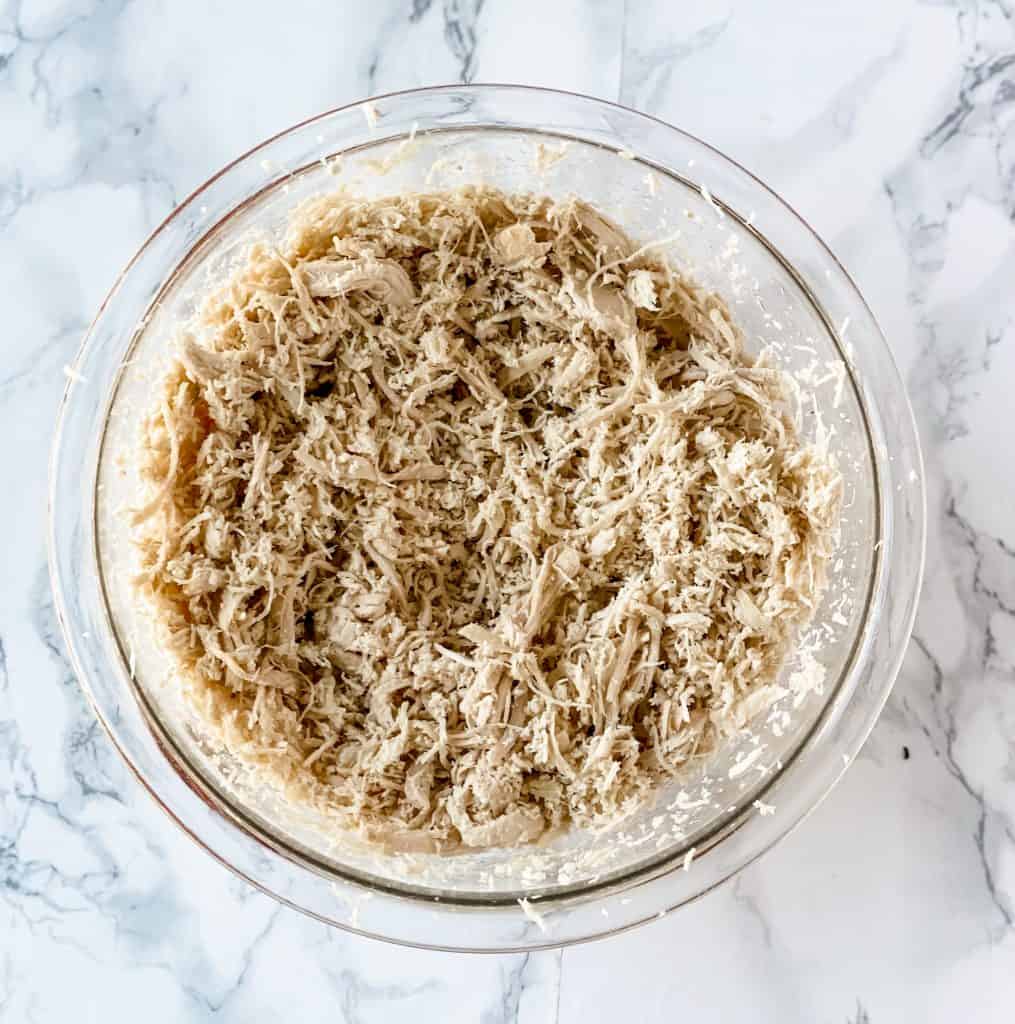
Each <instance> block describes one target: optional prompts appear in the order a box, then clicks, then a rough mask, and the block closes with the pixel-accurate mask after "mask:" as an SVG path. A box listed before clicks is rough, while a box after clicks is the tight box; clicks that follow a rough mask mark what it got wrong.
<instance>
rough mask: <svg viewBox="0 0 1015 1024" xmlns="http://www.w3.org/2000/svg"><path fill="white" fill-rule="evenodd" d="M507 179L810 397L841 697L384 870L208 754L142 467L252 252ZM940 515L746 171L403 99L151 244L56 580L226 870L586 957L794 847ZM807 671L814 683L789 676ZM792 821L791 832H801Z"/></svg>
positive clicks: (829, 302) (911, 455)
mask: <svg viewBox="0 0 1015 1024" xmlns="http://www.w3.org/2000/svg"><path fill="white" fill-rule="evenodd" d="M478 181H483V182H487V183H491V184H496V185H499V186H501V187H502V188H505V189H509V190H525V191H536V192H543V193H548V194H551V195H555V196H563V195H567V194H571V193H574V194H577V195H579V196H580V197H581V198H583V199H585V200H587V201H589V202H591V203H592V204H594V205H595V206H597V207H598V208H600V209H601V210H603V211H604V212H605V213H607V214H608V215H609V216H611V217H612V218H613V219H615V220H616V221H618V222H619V223H620V224H621V225H622V226H623V227H625V228H626V229H627V230H628V232H629V233H630V234H631V236H632V237H633V238H635V239H636V240H638V241H642V242H646V241H658V242H659V243H660V248H661V249H662V250H664V251H665V252H666V254H667V255H668V257H669V258H670V259H671V260H672V261H673V262H674V263H675V264H676V265H677V266H679V267H681V268H685V269H686V270H687V271H688V272H689V273H690V274H692V275H693V276H694V277H695V278H696V279H697V280H698V281H699V282H701V283H702V284H704V285H706V286H709V287H711V288H713V289H714V290H715V291H717V292H719V293H720V294H721V295H723V296H724V297H725V298H726V299H727V301H728V302H729V304H730V306H731V308H732V311H733V315H734V318H735V319H736V320H738V321H739V323H740V325H741V326H742V327H743V329H744V331H745V334H746V337H747V342H748V347H749V348H752V349H754V350H759V349H761V348H762V347H765V348H767V349H768V350H769V352H770V353H771V354H772V356H771V358H773V359H774V361H775V362H776V364H777V365H779V366H781V367H782V368H783V369H785V370H787V371H788V372H789V373H790V374H792V375H793V376H794V378H795V379H796V380H797V382H798V384H799V390H800V398H801V400H800V409H799V415H800V423H801V430H802V433H803V434H804V436H805V437H807V438H809V439H813V438H814V437H815V436H816V434H817V432H818V431H819V430H820V431H823V432H824V433H825V435H826V436H827V437H828V438H829V439H830V441H829V443H830V445H831V448H832V450H833V451H834V453H835V455H836V458H837V459H838V462H839V466H840V469H841V470H842V473H843V477H844V484H845V500H844V510H843V517H842V543H841V547H840V550H839V554H838V557H837V559H836V561H835V564H834V566H833V571H832V574H831V585H830V587H829V589H828V593H827V594H826V596H825V599H824V602H823V604H822V606H821V607H820V608H819V609H818V612H817V615H816V618H815V621H814V623H813V625H812V626H811V627H810V629H809V631H808V637H807V639H808V641H809V642H810V643H811V645H812V646H814V647H815V648H816V652H817V653H816V657H817V661H818V662H819V663H820V665H821V666H822V667H823V668H824V670H825V681H824V684H823V685H822V686H816V687H813V688H811V689H810V690H809V691H807V692H799V693H796V694H794V695H791V696H789V697H787V698H786V700H785V702H784V705H785V706H784V707H781V708H779V709H777V713H773V714H768V715H767V716H766V717H764V718H763V720H761V721H760V722H756V723H755V725H754V728H753V735H752V736H750V737H745V738H744V739H742V740H738V741H736V742H734V743H731V744H729V745H727V746H726V747H724V748H723V749H721V750H719V751H717V752H716V754H715V755H713V756H712V757H711V758H710V759H708V760H707V761H706V762H704V763H702V764H701V765H700V766H699V767H697V768H695V770H694V772H693V773H690V772H689V773H687V774H686V776H685V777H684V778H682V779H681V781H680V784H679V785H674V786H673V787H670V788H669V789H664V790H662V791H661V792H660V794H659V798H658V800H657V801H656V803H655V805H654V806H652V807H648V808H645V810H644V811H643V812H641V813H639V814H638V815H636V816H635V817H633V818H630V819H628V820H626V821H624V822H623V823H622V824H621V825H619V826H617V827H616V828H613V829H610V830H605V831H598V832H591V831H578V830H572V831H571V832H569V833H568V834H567V835H566V836H564V837H562V838H559V839H557V840H555V841H554V842H551V843H549V844H547V845H545V846H539V847H536V848H531V849H522V850H509V851H504V850H500V851H498V850H491V851H483V852H472V853H465V854H460V855H455V856H449V857H437V856H434V855H429V856H424V855H415V856H409V855H405V854H403V855H394V854H384V853H381V852H378V851H377V850H375V849H373V848H369V847H365V846H362V845H359V844H357V843H356V842H355V840H354V839H353V838H352V837H350V836H349V835H347V834H345V833H341V832H337V831H336V829H335V828H334V826H332V825H330V824H329V823H328V822H327V821H321V820H315V819H314V817H313V816H312V815H310V814H309V813H308V812H305V811H299V810H298V809H294V808H292V807H288V806H284V805H282V804H281V803H280V801H279V800H278V799H277V797H276V795H275V793H274V792H273V791H272V790H271V789H270V788H269V787H266V786H265V785H264V784H263V783H262V782H261V780H260V779H259V778H258V777H257V776H256V774H252V773H251V772H250V771H249V770H248V769H247V768H245V767H244V765H243V764H241V763H240V762H238V761H237V760H236V759H235V758H233V757H232V756H231V755H230V754H228V753H227V752H226V751H224V750H223V749H221V748H219V747H217V746H216V744H215V743H214V742H213V741H211V740H209V739H208V737H207V736H206V735H205V734H204V733H203V731H202V729H201V727H200V723H199V722H197V721H196V720H195V719H194V718H193V716H192V714H191V712H190V711H189V710H188V708H187V707H185V706H184V705H183V703H182V702H181V700H180V698H179V696H178V693H177V690H176V688H175V687H173V686H172V685H167V684H166V679H167V673H166V667H165V663H164V660H163V659H162V658H161V657H160V653H159V650H158V646H157V644H156V643H155V642H154V640H153V638H152V636H151V630H150V627H149V626H148V624H147V622H146V620H145V618H144V616H142V615H139V614H137V613H136V610H135V606H134V602H133V596H132V593H131V584H130V575H131V564H132V561H131V559H132V555H131V552H132V547H131V544H130V542H129V525H128V519H127V517H126V516H124V515H123V509H124V507H125V506H126V505H129V504H131V503H132V495H133V494H134V492H135V487H136V479H135V469H134V467H133V465H132V460H131V458H130V453H131V451H132V450H133V448H134V446H135V445H136V443H137V437H138V426H139V422H140V418H141V415H142V414H143V413H144V412H145V411H146V410H147V409H148V407H149V405H150V403H151V395H152V387H153V384H154V383H155V382H156V381H157V379H158V375H159V371H160V366H161V364H162V362H163V360H165V358H166V349H167V345H166V342H167V338H168V336H169V334H170V332H171V328H172V325H173V324H174V323H175V322H177V321H179V320H181V319H185V318H186V317H187V316H188V315H189V314H190V313H191V312H192V311H193V309H194V302H195V299H196V298H198V297H200V295H201V293H202V291H203V290H204V289H206V288H207V287H208V284H209V282H210V281H213V280H214V279H216V278H218V277H220V276H221V275H222V274H223V273H224V272H225V271H226V270H228V269H229V267H230V266H231V265H232V264H233V262H234V261H235V260H236V259H237V257H238V255H239V254H240V252H241V250H242V249H243V247H244V245H245V244H246V243H247V242H249V241H250V240H251V238H252V237H255V236H257V237H269V238H271V237H278V236H279V235H280V233H281V232H282V231H283V230H284V225H285V220H286V216H287V214H288V212H289V211H290V210H291V208H292V207H293V206H294V205H295V204H296V203H297V202H299V201H300V200H302V199H303V198H305V197H307V196H310V195H313V194H318V193H320V192H322V191H326V190H334V189H336V188H338V187H339V186H348V187H350V188H352V189H354V190H355V191H357V192H360V193H366V194H373V195H379V194H384V193H393V192H398V191H402V190H406V189H408V190H412V191H419V190H422V189H426V188H431V189H432V188H440V187H451V186H454V185H457V184H462V183H466V182H478ZM923 547H924V497H923V481H922V471H921V462H920V453H919V446H918V442H917V437H916V433H915V428H914V424H913V418H912V414H911V410H910V408H909V404H908V402H907V400H906V395H905V391H904V388H903V385H902V381H901V380H900V378H899V374H898V371H897V369H896V367H895V365H894V363H893V361H892V357H891V354H890V352H889V350H888V347H887V345H886V343H885V340H884V338H883V337H882V335H881V333H880V331H879V329H878V327H877V325H876V323H875V321H874V318H873V317H872V315H871V312H870V310H869V309H868V308H867V306H866V305H865V303H864V301H863V299H862V298H861V297H860V295H859V293H858V292H857V290H856V287H855V286H854V285H853V283H852V281H851V280H850V278H849V277H848V275H847V274H846V272H845V271H844V270H843V268H842V267H841V266H840V265H839V263H838V262H837V260H836V259H835V257H834V256H833V255H832V253H831V252H830V251H829V250H828V249H827V248H826V246H825V245H823V244H822V242H821V241H820V240H819V239H818V238H817V237H816V236H815V235H814V233H813V232H812V231H811V230H810V228H809V227H808V226H807V225H806V224H805V223H804V222H803V221H802V220H801V219H800V217H799V216H797V215H796V214H795V213H794V212H793V211H792V210H791V209H790V208H789V207H788V206H787V205H786V204H785V203H784V202H782V201H781V200H780V199H779V198H778V197H777V196H775V195H774V194H773V193H772V192H771V191H769V190H768V189H767V188H766V187H765V186H764V185H763V184H762V183H761V182H759V181H758V180H757V179H756V178H754V177H752V176H751V175H750V174H749V173H748V172H747V171H745V170H744V169H743V168H741V167H739V166H737V165H736V164H735V163H733V162H732V161H731V160H729V159H727V158H726V157H724V156H723V155H722V154H720V153H718V152H717V151H716V150H714V149H712V148H710V147H709V146H707V145H705V144H704V143H702V142H700V141H698V140H697V139H695V138H692V137H691V136H689V135H687V134H685V133H683V132H681V131H679V130H677V129H676V128H673V127H672V126H670V125H667V124H665V123H663V122H662V121H658V120H655V119H653V118H651V117H647V116H645V115H643V114H639V113H635V112H634V111H631V110H626V109H624V108H622V107H618V106H615V105H613V104H610V103H605V102H602V101H599V100H594V99H590V98H587V97H582V96H575V95H570V94H565V93H559V92H550V91H547V90H541V89H532V88H525V87H520V86H455V87H447V88H435V89H422V90H417V91H413V92H406V93H399V94H395V95H391V96H383V97H379V98H377V99H376V100H374V101H372V102H371V103H368V104H362V105H357V106H351V107H344V108H342V109H339V110H334V111H331V112H329V113H326V114H322V115H320V116H319V117H316V118H313V119H312V120H309V121H306V122H304V123H303V124H300V125H297V126H296V127H294V128H291V129H290V130H288V131H286V132H283V133H282V134H280V135H278V136H276V137H275V138H273V139H270V140H268V141H267V142H265V143H263V144H262V145H260V146H258V147H257V148H256V149H253V150H251V151H250V152H249V153H247V154H246V155H244V156H242V157H240V158H239V159H238V160H236V161H235V162H234V163H232V164H230V165H229V166H228V167H226V168H225V169H224V170H222V171H220V172H219V173H218V174H216V175H215V176H214V177H213V178H212V179H211V180H210V181H209V182H208V183H207V184H205V185H203V186H202V187H201V188H199V189H198V190H197V191H196V192H195V193H194V194H193V195H191V196H190V197H189V199H187V200H186V202H184V203H182V204H181V205H180V206H179V207H177V208H176V210H174V211H173V213H172V215H171V216H170V217H169V218H168V219H167V220H166V221H165V222H164V223H163V224H162V226H161V227H160V228H159V229H158V230H157V231H156V232H155V233H154V234H153V235H152V236H151V238H149V239H148V241H147V242H146V243H145V244H144V245H143V246H142V248H141V249H140V251H139V252H138V253H137V255H136V256H135V257H134V258H133V259H132V260H131V262H130V263H129V264H128V266H127V268H126V269H125V270H124V272H123V273H122V274H121V276H120V278H119V280H118V281H117V282H116V283H115V285H114V286H113V289H112V291H111V292H110V293H109V295H108V297H107V298H106V300H105V302H104V303H103V305H102V307H101V309H100V310H99V313H98V315H97V317H96V319H95V321H94V323H93V324H92V326H91V329H90V330H89V332H88V334H87V336H86V337H85V339H84V341H83V343H82V346H81V349H80V352H79V353H78V356H77V360H76V362H75V364H74V366H73V368H72V370H71V373H70V380H69V382H68V386H67V390H66V393H65V395H64V399H63V403H62V406H61V410H60V418H59V425H58V428H57V434H56V439H55V444H54V449H53V457H52V466H51V490H50V565H51V572H52V581H53V589H54V592H55V598H56V606H57V609H58V613H59V617H60V621H61V625H62V627H63V630H64V635H65V639H66V642H67V646H68V649H69V652H70V656H71V659H72V661H73V664H74V668H75V671H76V673H77V676H78V679H79V680H80V682H81V685H82V687H83V688H84V690H85V692H86V694H87V695H88V698H89V700H90V702H91V704H92V706H93V708H94V710H95V713H96V715H97V716H98V717H99V719H100V720H101V722H102V724H103V725H104V726H105V728H106V730H107V732H108V733H109V735H110V737H111V739H112V741H113V743H114V744H115V746H116V747H117V749H118V750H119V751H120V753H121V754H122V756H123V757H124V759H125V760H126V762H127V763H128V765H129V766H130V767H131V769H132V770H133V772H134V773H135V775H136V776H137V777H138V779H139V780H140V781H141V783H142V784H143V785H144V786H145V788H147V789H148V791H149V792H150V793H151V794H152V796H153V797H154V798H155V799H156V800H157V801H158V803H159V804H160V805H161V806H162V807H163V808H164V809H165V811H166V812H167V813H168V814H169V815H170V816H171V817H172V818H173V819H174V820H175V821H176V822H177V824H179V825H180V827H181V828H183V829H184V830H185V831H186V832H187V833H188V834H189V835H190V836H191V837H192V838H193V839H195V841H197V842H198V843H200V844H201V845H202V846H203V847H204V848H205V849H206V850H207V851H208V852H209V853H211V854H212V856H214V857H215V858H217V859H218V860H219V861H221V862H222V863H223V864H225V865H227V866H228V867H230V868H231V869H232V870H233V871H235V872H236V873H237V874H239V875H241V876H242V877H243V878H245V879H246V880H247V881H249V882H250V883H251V884H253V885H255V886H257V887H258V888H260V889H262V890H264V891H265V892H268V893H270V894H271V895H272V896H274V897H276V898H277V899H279V900H281V901H282V902H284V903H287V904H289V905H290V906H293V907H296V908H297V909H299V910H301V911H303V912H305V913H307V914H310V915H312V916H314V917H316V918H319V919H320V920H322V921H327V922H329V923H332V924H335V925H338V926H340V927H343V928H347V929H349V930H351V931H356V932H360V933H362V934H368V935H372V936H376V937H381V938H385V939H389V940H392V941H397V942H402V943H407V944H411V945H417V946H427V947H434V948H441V949H458V950H484V951H494V950H501V951H503V950H519V949H535V948H540V947H543V946H558V945H564V944H568V943H572V942H578V941H581V940H585V939H589V938H594V937H597V936H601V935H605V934H609V933H614V932H617V931H621V930H623V929H625V928H629V927H631V926H633V925H636V924H638V923H640V922H642V921H645V920H648V919H650V918H653V917H656V916H659V915H661V914H663V913H665V912H666V911H668V910H670V909H672V908H674V907H678V906H680V905H681V904H683V903H686V902H687V901H689V900H692V899H694V898H695V897H697V896H700V895H701V894H702V893H704V892H706V891H708V890H709V889H711V888H713V887H714V886H716V885H718V884H719V883H720V882H722V881H723V880H725V879H727V878H729V877H730V876H731V875H733V874H734V873H735V872H737V871H739V870H740V869H742V868H743V867H744V866H745V865H746V864H748V863H749V862H751V861H752V860H754V859H755V858H756V857H758V856H759V855H760V854H762V853H763V852H764V851H765V850H767V849H768V848H769V847H770V846H772V844H773V843H775V842H776V841H777V840H778V839H779V838H781V837H782V836H784V835H785V834H786V833H787V832H788V831H789V830H790V829H791V828H793V826H794V825H796V824H797V823H798V822H799V821H800V820H801V819H802V818H803V817H804V815H805V814H807V813H808V812H809V811H810V810H811V809H812V808H813V807H814V806H815V805H816V804H817V803H818V801H819V800H820V799H821V798H822V797H823V796H824V795H825V794H826V793H827V792H828V791H829V789H830V788H831V787H832V785H833V784H834V783H835V781H836V780H837V779H838V778H839V776H840V775H841V774H842V773H843V771H844V770H845V768H846V767H847V766H848V764H849V762H850V760H851V758H853V757H854V755H855V754H856V753H857V751H858V750H859V749H860V747H861V745H862V744H863V742H864V740H865V738H866V737H867V735H868V733H869V731H870V729H871V728H872V726H873V724H874V721H875V719H876V718H877V716H878V713H879V712H880V710H881V707H882V705H883V704H884V701H885V699H886V697H887V695H888V691H889V689H890V688H891V685H892V682H893V680H894V678H895V675H896V672H897V670H898V667H899V664H900V661H901V659H902V656H903V652H904V649H905V646H906V642H907V640H908V638H909V633H910V629H911V626H912V621H913V615H914V611H915V606H916V599H917V593H918V590H919V585H920V576H921V571H922V560H923ZM799 668H800V665H799V664H794V663H790V664H789V665H787V667H786V673H787V674H791V673H793V672H794V671H797V670H798V669H799ZM773 808H774V812H773Z"/></svg>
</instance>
